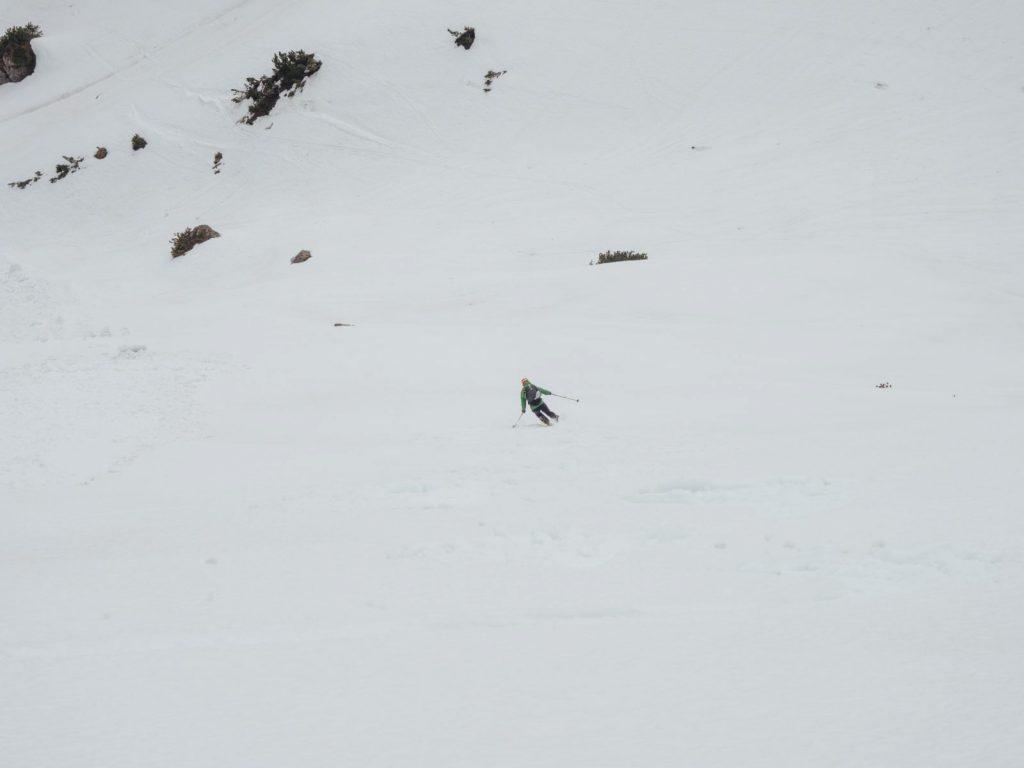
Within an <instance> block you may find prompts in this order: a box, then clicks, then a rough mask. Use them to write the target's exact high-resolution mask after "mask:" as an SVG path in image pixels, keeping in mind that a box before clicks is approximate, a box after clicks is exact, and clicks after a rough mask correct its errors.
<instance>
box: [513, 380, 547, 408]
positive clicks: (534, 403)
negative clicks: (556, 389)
mask: <svg viewBox="0 0 1024 768" xmlns="http://www.w3.org/2000/svg"><path fill="white" fill-rule="evenodd" d="M531 389H532V390H533V392H530V390H531ZM550 394H551V393H550V392H548V391H547V390H546V389H544V388H543V387H538V386H537V385H536V384H534V383H533V382H532V381H528V382H526V383H525V384H524V385H523V388H522V389H521V390H519V407H520V409H521V410H522V411H523V413H526V403H527V402H529V403H530V410H531V411H536V410H537V409H538V408H540V407H541V405H543V401H542V400H541V399H540V396H541V395H550ZM530 397H533V398H534V399H533V400H530Z"/></svg>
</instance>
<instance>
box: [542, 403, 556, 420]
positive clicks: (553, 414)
mask: <svg viewBox="0 0 1024 768" xmlns="http://www.w3.org/2000/svg"><path fill="white" fill-rule="evenodd" d="M540 409H541V410H542V411H544V413H546V414H547V415H548V416H550V417H551V418H552V419H554V420H555V421H558V414H557V413H555V412H554V411H552V410H551V409H550V408H548V404H547V403H542V404H541V406H540Z"/></svg>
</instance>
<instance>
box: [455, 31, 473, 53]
mask: <svg viewBox="0 0 1024 768" xmlns="http://www.w3.org/2000/svg"><path fill="white" fill-rule="evenodd" d="M448 32H449V33H450V34H451V36H452V37H454V38H455V45H459V46H462V47H463V48H465V49H466V50H467V51H468V50H469V49H470V48H472V47H473V41H474V40H476V30H475V29H473V27H463V28H462V31H461V32H456V31H455V30H454V29H449V30H448Z"/></svg>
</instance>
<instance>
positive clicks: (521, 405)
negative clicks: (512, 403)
mask: <svg viewBox="0 0 1024 768" xmlns="http://www.w3.org/2000/svg"><path fill="white" fill-rule="evenodd" d="M519 408H520V410H522V412H523V413H526V390H525V389H521V390H519Z"/></svg>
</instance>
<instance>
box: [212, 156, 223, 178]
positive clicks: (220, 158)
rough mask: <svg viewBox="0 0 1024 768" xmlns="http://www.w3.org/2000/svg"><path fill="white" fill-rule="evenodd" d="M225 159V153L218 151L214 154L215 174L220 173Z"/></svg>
mask: <svg viewBox="0 0 1024 768" xmlns="http://www.w3.org/2000/svg"><path fill="white" fill-rule="evenodd" d="M223 160H224V153H223V152H218V153H217V154H215V155H214V156H213V173H214V175H216V174H218V173H220V164H221V162H223Z"/></svg>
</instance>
